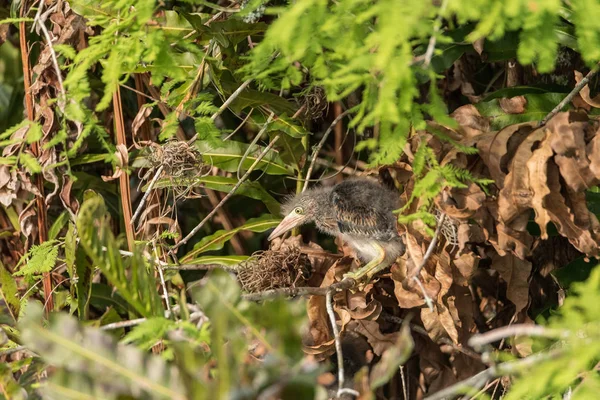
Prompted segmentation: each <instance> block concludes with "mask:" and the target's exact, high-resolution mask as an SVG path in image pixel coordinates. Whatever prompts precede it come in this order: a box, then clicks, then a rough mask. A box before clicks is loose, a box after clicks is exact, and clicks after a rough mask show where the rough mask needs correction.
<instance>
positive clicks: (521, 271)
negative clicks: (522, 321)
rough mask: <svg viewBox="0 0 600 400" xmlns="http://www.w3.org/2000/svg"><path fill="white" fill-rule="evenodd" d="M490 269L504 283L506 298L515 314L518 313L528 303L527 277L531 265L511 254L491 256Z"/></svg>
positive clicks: (529, 273)
mask: <svg viewBox="0 0 600 400" xmlns="http://www.w3.org/2000/svg"><path fill="white" fill-rule="evenodd" d="M490 258H491V259H492V265H491V268H492V269H494V270H496V271H498V273H499V274H500V276H501V277H502V280H504V282H506V297H508V299H509V300H510V301H511V302H512V303H513V304H514V305H515V307H516V312H520V311H521V310H524V309H525V307H527V304H528V303H529V275H531V263H530V262H529V261H525V260H521V259H519V258H518V257H516V256H515V255H513V254H507V255H505V256H500V255H498V254H492V255H491V256H490Z"/></svg>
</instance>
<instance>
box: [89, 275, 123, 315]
mask: <svg viewBox="0 0 600 400" xmlns="http://www.w3.org/2000/svg"><path fill="white" fill-rule="evenodd" d="M90 283H91V282H90ZM90 288H91V290H90V299H89V303H90V304H91V305H92V306H94V307H96V308H98V309H100V310H104V309H106V308H109V307H113V308H114V309H115V310H117V311H118V312H119V314H128V313H130V312H132V311H133V310H132V309H131V306H130V305H129V304H127V302H126V301H125V299H124V298H123V297H122V296H121V295H120V294H119V293H117V292H114V291H113V290H112V288H111V287H110V286H108V285H105V284H103V283H92V284H91V285H90Z"/></svg>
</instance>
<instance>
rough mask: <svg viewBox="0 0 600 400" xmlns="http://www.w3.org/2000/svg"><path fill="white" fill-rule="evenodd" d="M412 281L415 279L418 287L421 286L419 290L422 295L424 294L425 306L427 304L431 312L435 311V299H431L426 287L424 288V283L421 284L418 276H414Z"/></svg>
mask: <svg viewBox="0 0 600 400" xmlns="http://www.w3.org/2000/svg"><path fill="white" fill-rule="evenodd" d="M412 279H413V281H415V282H416V283H417V286H419V289H421V293H423V300H425V304H427V308H429V310H431V311H433V299H432V298H431V297H429V295H428V294H427V291H426V290H425V286H423V282H421V280H420V279H419V277H418V276H413V277H412Z"/></svg>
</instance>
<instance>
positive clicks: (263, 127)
mask: <svg viewBox="0 0 600 400" xmlns="http://www.w3.org/2000/svg"><path fill="white" fill-rule="evenodd" d="M274 116H275V113H274V112H271V114H269V117H268V118H267V121H266V122H265V123H264V124H263V126H262V128H261V129H260V131H258V133H257V134H256V136H255V137H254V139H252V142H250V145H249V146H248V148H247V149H246V151H245V152H244V154H243V155H242V159H241V160H240V162H239V164H238V167H237V170H236V175H237V178H238V179H240V175H241V171H242V167H243V166H244V162H245V161H246V158H247V157H248V154H250V151H252V149H253V148H254V146H255V145H256V144H257V143H258V141H259V140H260V138H261V137H262V135H263V134H264V133H265V132H266V131H267V128H269V124H270V123H271V121H273V117H274Z"/></svg>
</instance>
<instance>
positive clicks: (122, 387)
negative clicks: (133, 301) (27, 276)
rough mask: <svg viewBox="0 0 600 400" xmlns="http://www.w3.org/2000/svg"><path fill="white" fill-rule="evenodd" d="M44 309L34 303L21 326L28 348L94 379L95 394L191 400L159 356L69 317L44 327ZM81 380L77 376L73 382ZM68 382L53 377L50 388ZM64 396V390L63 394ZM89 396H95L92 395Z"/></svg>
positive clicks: (62, 367)
mask: <svg viewBox="0 0 600 400" xmlns="http://www.w3.org/2000/svg"><path fill="white" fill-rule="evenodd" d="M43 321H44V320H43V311H42V308H41V307H40V306H39V305H37V304H35V303H33V304H30V305H28V307H27V311H26V313H25V317H24V318H23V320H22V322H21V323H20V328H21V337H22V340H23V342H24V344H25V345H26V346H27V347H28V348H30V349H32V350H33V351H35V352H36V353H38V354H39V355H40V356H41V357H42V358H43V359H44V360H46V361H47V362H48V363H50V364H52V365H53V366H54V367H55V368H57V369H59V370H63V371H69V372H70V373H78V374H82V377H87V378H88V379H90V378H92V377H93V380H92V381H88V380H84V381H87V382H92V383H90V385H92V386H93V387H92V388H90V387H88V388H87V389H93V392H92V394H96V395H98V394H101V393H106V394H105V395H104V396H102V398H105V396H106V395H107V394H110V397H112V396H122V397H121V398H123V397H130V396H135V398H146V399H176V400H185V399H186V396H185V394H184V391H183V390H184V387H183V385H182V384H181V382H180V380H179V374H178V372H177V370H175V369H174V368H173V367H170V366H168V365H167V364H166V363H165V361H163V360H162V359H160V357H158V356H154V355H149V354H145V353H143V352H141V351H140V350H138V349H136V348H135V347H133V346H125V345H119V344H117V343H116V342H115V341H114V340H113V339H112V338H111V337H110V336H109V335H107V334H106V333H104V332H102V331H100V330H99V329H97V328H92V327H82V326H80V325H79V324H78V322H77V321H76V320H75V319H74V318H72V317H70V316H68V315H66V314H64V313H59V314H53V315H52V316H51V318H50V325H49V327H46V326H45V324H44V323H43ZM73 379H76V378H73ZM65 383H66V382H64V380H62V379H58V380H57V379H52V380H51V384H50V386H49V387H45V388H44V390H48V389H49V390H50V391H56V389H60V388H64V387H65V386H64V385H65ZM58 391H59V392H60V390H58ZM88 393H89V392H88Z"/></svg>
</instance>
